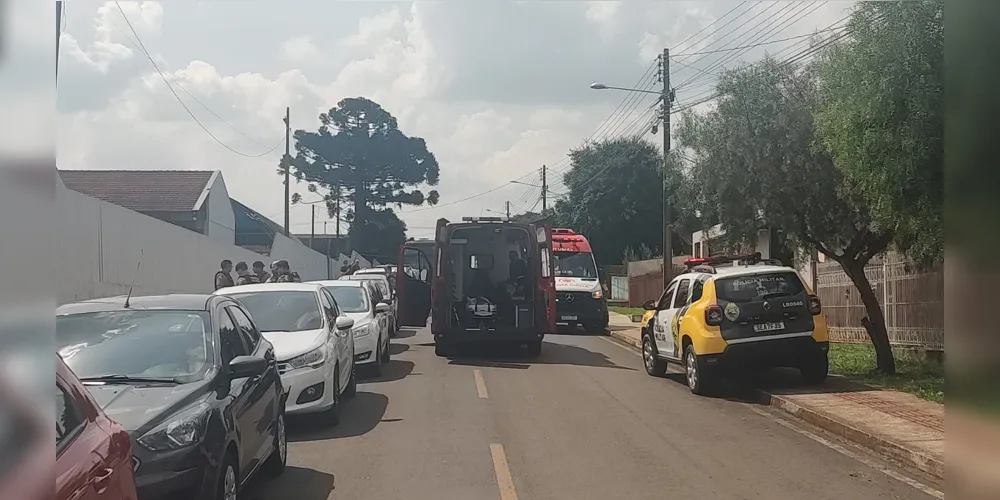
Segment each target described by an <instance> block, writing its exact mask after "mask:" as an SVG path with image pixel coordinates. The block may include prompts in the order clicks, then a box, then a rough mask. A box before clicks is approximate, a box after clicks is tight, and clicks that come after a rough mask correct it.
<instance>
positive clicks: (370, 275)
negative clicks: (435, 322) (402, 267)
mask: <svg viewBox="0 0 1000 500" xmlns="http://www.w3.org/2000/svg"><path fill="white" fill-rule="evenodd" d="M375 270H380V271H384V269H382V268H380V267H376V268H373V269H362V270H361V271H358V272H356V273H354V274H351V275H347V276H341V277H340V279H341V280H350V281H370V282H372V283H374V284H375V285H376V286H378V289H379V291H380V292H381V293H382V296H383V297H385V299H386V304H388V305H389V336H390V337H394V336H396V331H397V330H399V322H398V321H397V318H398V317H399V315H398V314H397V313H398V310H397V307H398V301H397V300H396V293H395V291H394V289H393V286H392V285H391V284H389V278H387V277H386V275H385V273H378V272H367V273H366V272H364V271H375Z"/></svg>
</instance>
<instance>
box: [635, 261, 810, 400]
mask: <svg viewBox="0 0 1000 500" xmlns="http://www.w3.org/2000/svg"><path fill="white" fill-rule="evenodd" d="M685 264H686V265H688V267H689V269H688V270H686V271H685V272H684V273H682V274H680V275H678V276H677V277H675V278H674V279H673V280H671V282H670V284H669V286H668V287H667V289H666V290H664V292H663V295H662V296H661V297H660V298H659V299H658V300H649V301H646V303H644V304H643V308H644V309H646V310H647V311H652V315H651V316H650V318H649V320H648V321H647V322H646V323H645V324H644V325H643V327H642V355H643V360H644V362H645V366H646V373H648V374H649V375H653V376H663V374H664V373H666V370H667V363H668V362H671V363H677V364H679V365H682V366H683V367H684V372H685V375H686V377H687V383H688V388H689V389H690V390H691V392H693V393H695V394H706V393H711V392H713V390H714V389H715V388H716V387H717V384H716V383H717V381H718V379H719V375H720V374H721V372H723V371H729V372H736V371H745V370H751V369H766V368H773V367H790V368H798V369H799V370H800V372H801V374H802V378H803V379H805V382H806V383H809V384H819V383H822V382H823V381H824V380H825V379H826V377H827V372H828V371H829V360H828V357H827V356H828V351H829V334H828V329H827V325H826V320H825V319H824V317H823V311H822V306H821V304H820V300H819V298H818V297H817V296H816V295H813V293H812V292H811V291H810V290H809V289H808V288H807V287H806V285H805V283H803V282H802V280H801V278H800V277H799V275H798V273H797V272H796V271H795V269H793V268H791V267H786V266H784V265H782V263H781V262H777V261H767V260H762V259H761V258H760V255H759V254H755V255H750V256H734V257H727V256H720V257H713V258H711V259H702V258H698V259H687V261H686V262H685Z"/></svg>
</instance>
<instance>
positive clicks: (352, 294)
mask: <svg viewBox="0 0 1000 500" xmlns="http://www.w3.org/2000/svg"><path fill="white" fill-rule="evenodd" d="M327 291H328V292H330V294H331V295H333V298H334V299H335V300H336V301H337V307H339V308H340V311H341V312H345V313H360V312H368V300H367V299H365V294H364V292H363V291H362V290H361V287H353V286H331V287H328V288H327Z"/></svg>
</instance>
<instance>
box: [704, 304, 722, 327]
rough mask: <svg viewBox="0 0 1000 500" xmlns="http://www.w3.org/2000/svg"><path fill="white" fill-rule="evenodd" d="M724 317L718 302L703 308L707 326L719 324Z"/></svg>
mask: <svg viewBox="0 0 1000 500" xmlns="http://www.w3.org/2000/svg"><path fill="white" fill-rule="evenodd" d="M723 317H724V315H723V312H722V308H721V307H719V305H718V304H712V305H710V306H708V307H707V308H705V324H706V325H708V326H719V325H721V324H722V318H723Z"/></svg>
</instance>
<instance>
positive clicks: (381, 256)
mask: <svg viewBox="0 0 1000 500" xmlns="http://www.w3.org/2000/svg"><path fill="white" fill-rule="evenodd" d="M351 231H352V233H351V234H352V235H355V236H357V240H358V241H360V242H361V246H360V247H354V250H357V252H358V253H360V254H361V255H363V256H365V258H367V259H369V260H371V259H372V258H376V259H378V260H379V262H383V263H385V262H395V261H396V260H397V258H398V254H399V247H400V246H401V245H402V244H403V243H404V242H405V241H406V223H405V222H403V221H402V220H400V218H399V217H398V216H397V215H396V213H395V212H394V211H393V210H392V209H391V208H383V209H372V210H369V212H368V220H366V221H364V222H363V223H358V224H351Z"/></svg>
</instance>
